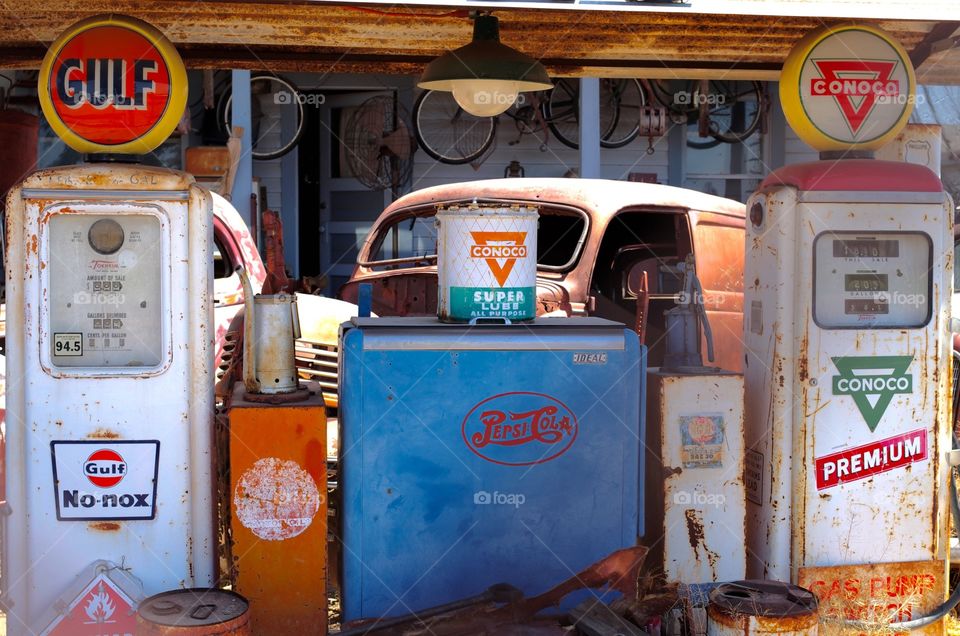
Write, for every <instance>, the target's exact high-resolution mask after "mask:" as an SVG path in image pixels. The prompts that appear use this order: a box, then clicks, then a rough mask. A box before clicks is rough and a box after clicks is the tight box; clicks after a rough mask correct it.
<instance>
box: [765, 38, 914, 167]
mask: <svg viewBox="0 0 960 636" xmlns="http://www.w3.org/2000/svg"><path fill="white" fill-rule="evenodd" d="M915 99H916V78H915V76H914V73H913V65H912V64H911V62H910V58H909V56H908V55H907V52H906V51H905V50H904V49H903V47H902V46H900V44H899V43H898V42H897V41H896V40H894V39H893V38H892V37H891V36H889V35H888V34H886V33H884V32H883V31H881V30H880V29H877V28H874V27H868V26H859V25H843V26H833V27H826V28H822V29H818V30H816V31H814V32H813V33H810V34H809V35H807V36H806V37H804V38H803V39H802V40H800V42H798V43H797V44H796V46H794V47H793V49H792V50H791V51H790V55H789V56H788V57H787V61H786V63H785V64H784V66H783V73H782V74H781V77H780V101H781V103H782V104H783V112H784V114H785V115H786V117H787V121H788V122H789V123H790V126H791V127H792V128H793V129H794V131H796V133H797V135H799V136H800V138H801V139H803V140H804V141H806V142H807V143H808V144H810V145H811V146H813V147H814V148H816V149H817V150H845V149H851V148H859V149H863V150H872V149H875V148H879V147H880V146H882V145H884V144H886V143H887V142H889V141H890V140H892V139H893V138H894V137H895V136H896V135H897V134H898V133H899V132H900V130H901V129H902V128H903V127H904V126H905V125H906V123H907V120H908V119H909V118H910V113H911V112H912V111H913V105H914V101H915Z"/></svg>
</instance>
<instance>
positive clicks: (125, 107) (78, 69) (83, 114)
mask: <svg viewBox="0 0 960 636" xmlns="http://www.w3.org/2000/svg"><path fill="white" fill-rule="evenodd" d="M38 91H39V95H40V105H41V107H42V108H43V115H44V117H46V119H47V121H48V122H49V123H50V127H51V128H53V130H54V132H56V133H57V135H58V136H59V137H60V138H61V139H63V141H64V142H65V143H66V144H67V145H68V146H70V147H71V148H73V149H74V150H77V151H79V152H109V153H132V154H143V153H147V152H150V151H151V150H153V149H154V148H156V147H157V146H159V145H160V144H161V143H163V141H164V140H165V139H166V138H167V137H169V136H170V133H172V132H173V130H174V129H175V128H176V126H177V123H178V122H179V121H180V118H181V117H182V116H183V111H184V108H185V106H186V103H187V74H186V70H185V69H184V66H183V61H182V60H181V59H180V56H179V55H178V54H177V51H176V49H175V48H174V47H173V45H172V44H171V43H170V41H169V40H167V39H166V38H165V37H164V36H163V34H162V33H160V32H159V31H158V30H157V29H155V28H154V27H152V26H150V25H149V24H147V23H145V22H141V21H140V20H136V19H134V18H129V17H125V16H116V15H103V16H96V17H93V18H89V19H87V20H83V21H81V22H78V23H77V24H74V25H73V26H72V27H70V28H69V29H67V30H66V31H65V32H64V33H63V34H62V35H61V36H60V37H59V38H57V40H56V41H55V42H54V43H53V44H52V45H51V46H50V48H49V49H48V51H47V54H46V56H45V57H44V58H43V64H42V65H41V67H40V78H39V83H38Z"/></svg>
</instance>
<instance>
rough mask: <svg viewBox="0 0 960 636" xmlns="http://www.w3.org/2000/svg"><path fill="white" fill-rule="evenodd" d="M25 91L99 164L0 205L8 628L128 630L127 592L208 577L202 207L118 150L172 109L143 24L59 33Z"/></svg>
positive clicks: (154, 42) (177, 106)
mask: <svg viewBox="0 0 960 636" xmlns="http://www.w3.org/2000/svg"><path fill="white" fill-rule="evenodd" d="M39 94H40V99H41V104H42V107H43V112H44V115H45V116H46V118H47V121H48V122H49V123H50V125H51V127H52V128H53V129H54V130H55V131H56V132H57V133H58V134H59V135H60V136H61V137H62V138H63V139H64V141H65V142H66V143H67V144H69V145H70V146H71V147H73V148H74V149H76V150H79V151H81V152H86V153H106V152H109V153H112V154H111V156H110V157H109V158H110V160H111V161H110V162H107V163H88V164H86V165H82V166H74V167H64V168H57V169H52V170H43V171H40V172H37V173H35V174H33V175H31V176H29V177H28V178H27V179H26V180H24V181H23V182H22V183H21V184H20V185H19V186H18V187H17V188H15V189H14V190H12V191H11V193H10V195H9V198H8V202H7V227H8V242H7V246H8V252H7V280H6V283H7V352H8V354H7V355H8V357H7V365H8V375H7V378H8V384H7V420H6V422H7V448H6V472H7V493H8V501H9V515H7V516H6V517H5V518H4V524H5V528H4V529H5V533H4V538H5V543H4V555H3V568H4V572H3V582H4V586H5V589H4V595H3V600H4V605H5V608H6V611H7V630H8V633H10V634H36V633H42V634H70V635H71V636H72V635H87V634H91V635H93V634H104V633H109V634H132V633H133V632H134V631H135V622H136V621H135V616H134V615H133V614H132V609H133V608H135V606H136V603H137V602H138V601H139V600H140V599H141V598H142V597H143V596H145V595H150V594H154V593H157V592H161V591H164V590H168V589H171V588H179V587H197V586H209V585H211V584H212V583H213V581H214V556H215V553H216V538H215V534H214V528H213V519H214V508H213V500H212V481H211V463H212V455H211V444H212V434H211V431H212V401H213V391H212V387H213V382H214V381H213V335H212V334H211V332H210V325H211V324H213V321H212V301H211V299H212V270H211V265H210V253H211V237H212V230H211V216H212V201H211V197H210V194H209V193H208V192H206V191H205V190H203V189H201V188H199V187H198V186H196V185H195V184H194V183H193V179H192V177H190V176H189V175H187V174H184V173H180V172H176V171H172V170H166V169H159V168H149V167H143V166H140V165H137V164H135V163H124V159H123V158H122V157H120V156H118V155H117V153H135V154H142V153H146V152H149V151H150V150H152V149H153V148H155V147H156V146H157V145H159V144H160V143H161V142H162V141H163V140H164V139H166V138H167V137H168V136H169V134H170V133H171V132H172V130H173V128H174V127H175V126H176V123H177V121H178V120H179V119H180V117H181V115H182V113H183V110H184V107H185V104H186V75H185V71H184V68H183V64H182V62H181V60H180V58H179V56H178V55H177V53H176V51H175V50H174V48H173V46H172V45H171V44H170V43H169V41H167V40H166V38H164V37H163V35H162V34H160V33H159V32H158V31H157V30H156V29H154V28H152V27H150V26H149V25H147V24H144V23H142V22H140V21H138V20H133V19H129V18H123V17H118V16H100V17H96V18H91V19H89V20H85V21H83V22H81V23H78V24H76V25H74V26H73V27H71V28H70V29H69V30H68V31H67V32H66V33H64V34H63V35H62V36H61V37H60V38H59V39H57V41H56V42H54V43H53V45H51V47H50V50H49V53H48V54H47V57H46V58H45V59H44V62H43V66H42V72H41V74H40V80H39Z"/></svg>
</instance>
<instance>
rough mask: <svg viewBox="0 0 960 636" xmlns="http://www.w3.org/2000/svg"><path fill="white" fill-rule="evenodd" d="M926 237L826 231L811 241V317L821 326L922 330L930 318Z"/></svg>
mask: <svg viewBox="0 0 960 636" xmlns="http://www.w3.org/2000/svg"><path fill="white" fill-rule="evenodd" d="M931 250H932V243H931V241H930V237H928V236H927V235H926V234H923V233H920V232H882V233H877V234H866V235H864V234H862V233H860V232H824V233H823V234H821V235H819V236H817V238H816V239H815V240H814V247H813V251H814V254H813V256H814V277H815V278H814V290H813V293H814V297H813V307H814V319H815V320H816V322H817V324H818V325H819V326H821V327H824V328H858V327H859V328H883V327H889V328H892V327H900V328H903V327H920V326H923V325H925V324H926V323H927V321H928V320H929V319H930V312H931V305H930V281H931V279H930V267H931V259H932V251H931Z"/></svg>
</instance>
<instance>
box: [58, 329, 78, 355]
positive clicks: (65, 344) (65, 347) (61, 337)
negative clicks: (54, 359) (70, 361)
mask: <svg viewBox="0 0 960 636" xmlns="http://www.w3.org/2000/svg"><path fill="white" fill-rule="evenodd" d="M53 355H55V356H82V355H83V334H82V333H55V334H53Z"/></svg>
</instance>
